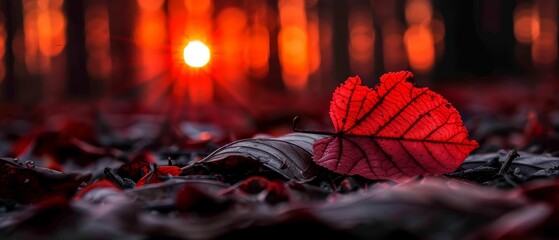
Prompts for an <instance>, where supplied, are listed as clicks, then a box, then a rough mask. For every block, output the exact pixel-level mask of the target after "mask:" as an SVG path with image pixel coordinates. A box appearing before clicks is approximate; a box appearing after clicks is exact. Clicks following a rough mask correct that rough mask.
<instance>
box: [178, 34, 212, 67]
mask: <svg viewBox="0 0 559 240" xmlns="http://www.w3.org/2000/svg"><path fill="white" fill-rule="evenodd" d="M183 57H184V62H185V63H186V64H188V66H191V67H193V68H201V67H203V66H206V64H208V62H209V61H210V49H209V48H208V46H206V44H204V43H203V42H201V41H198V40H195V41H190V42H189V43H188V44H187V45H186V47H184V51H183Z"/></svg>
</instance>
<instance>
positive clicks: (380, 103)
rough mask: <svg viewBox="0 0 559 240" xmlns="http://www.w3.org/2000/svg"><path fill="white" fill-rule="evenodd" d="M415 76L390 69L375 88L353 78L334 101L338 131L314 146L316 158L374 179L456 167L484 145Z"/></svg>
mask: <svg viewBox="0 0 559 240" xmlns="http://www.w3.org/2000/svg"><path fill="white" fill-rule="evenodd" d="M410 77H412V73H410V72H407V71H401V72H397V73H388V74H385V75H383V76H382V77H381V79H380V84H378V85H377V86H376V87H375V88H374V89H371V88H368V87H366V86H363V85H361V79H360V78H359V77H353V78H348V79H347V81H346V82H345V83H344V84H342V85H341V86H340V87H338V88H337V89H336V91H335V92H334V97H333V99H332V102H331V103H330V117H331V119H332V122H333V124H334V127H335V130H336V135H335V136H332V137H328V138H325V139H322V140H319V141H317V142H316V143H315V144H314V160H315V162H316V163H318V164H319V165H321V166H323V167H326V168H328V169H330V170H332V171H334V172H337V173H340V174H348V175H360V176H363V177H366V178H369V179H394V180H397V179H401V178H404V177H411V176H414V175H420V174H443V173H449V172H452V171H454V170H455V169H456V168H457V167H458V166H459V165H460V164H461V163H462V161H464V159H465V158H466V156H467V155H468V154H469V153H470V152H471V151H472V150H473V149H475V148H477V147H478V144H477V142H475V141H473V140H469V139H468V132H467V130H466V128H465V127H464V124H463V123H462V120H461V118H460V115H459V114H458V111H457V110H456V109H455V108H453V107H452V106H451V105H450V103H449V102H448V101H447V100H445V99H444V98H443V97H442V96H441V95H439V94H437V93H435V92H433V91H431V90H429V89H428V88H418V87H415V86H414V85H413V84H412V83H411V82H409V81H407V80H408V78H410Z"/></svg>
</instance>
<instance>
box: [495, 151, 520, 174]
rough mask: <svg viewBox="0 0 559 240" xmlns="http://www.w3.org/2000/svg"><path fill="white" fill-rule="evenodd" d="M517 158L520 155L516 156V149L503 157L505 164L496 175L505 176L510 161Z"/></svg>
mask: <svg viewBox="0 0 559 240" xmlns="http://www.w3.org/2000/svg"><path fill="white" fill-rule="evenodd" d="M517 157H520V155H518V152H517V151H516V149H512V150H510V151H509V152H508V153H507V155H506V156H505V162H504V163H503V165H502V166H501V169H500V170H499V172H498V174H506V173H507V172H508V171H509V168H510V166H511V164H512V161H513V160H514V159H515V158H517Z"/></svg>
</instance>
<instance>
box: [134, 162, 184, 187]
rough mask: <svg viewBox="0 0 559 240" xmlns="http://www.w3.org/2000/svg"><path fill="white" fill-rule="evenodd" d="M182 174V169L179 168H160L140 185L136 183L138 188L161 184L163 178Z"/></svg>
mask: <svg viewBox="0 0 559 240" xmlns="http://www.w3.org/2000/svg"><path fill="white" fill-rule="evenodd" d="M180 173H181V168H179V167H177V166H160V167H157V168H156V169H155V170H153V171H151V172H150V173H148V174H146V175H145V176H144V177H143V178H142V179H140V180H139V181H138V183H136V187H139V186H144V185H146V184H151V183H160V182H161V177H164V176H178V175H179V174H180Z"/></svg>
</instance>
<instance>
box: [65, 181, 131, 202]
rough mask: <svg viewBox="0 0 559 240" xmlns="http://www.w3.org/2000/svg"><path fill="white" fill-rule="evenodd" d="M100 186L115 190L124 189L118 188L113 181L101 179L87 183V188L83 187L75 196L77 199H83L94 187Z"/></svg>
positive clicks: (98, 187)
mask: <svg viewBox="0 0 559 240" xmlns="http://www.w3.org/2000/svg"><path fill="white" fill-rule="evenodd" d="M100 188H109V189H113V190H115V191H122V190H121V189H120V188H118V187H117V186H116V185H115V184H114V183H113V182H111V181H109V180H106V179H103V180H101V181H98V182H95V183H92V184H89V185H87V186H86V187H85V188H83V189H82V190H80V191H79V192H78V193H77V194H76V195H75V196H74V199H75V200H80V199H83V198H84V196H85V195H86V194H87V193H89V192H91V191H92V190H94V189H100Z"/></svg>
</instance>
